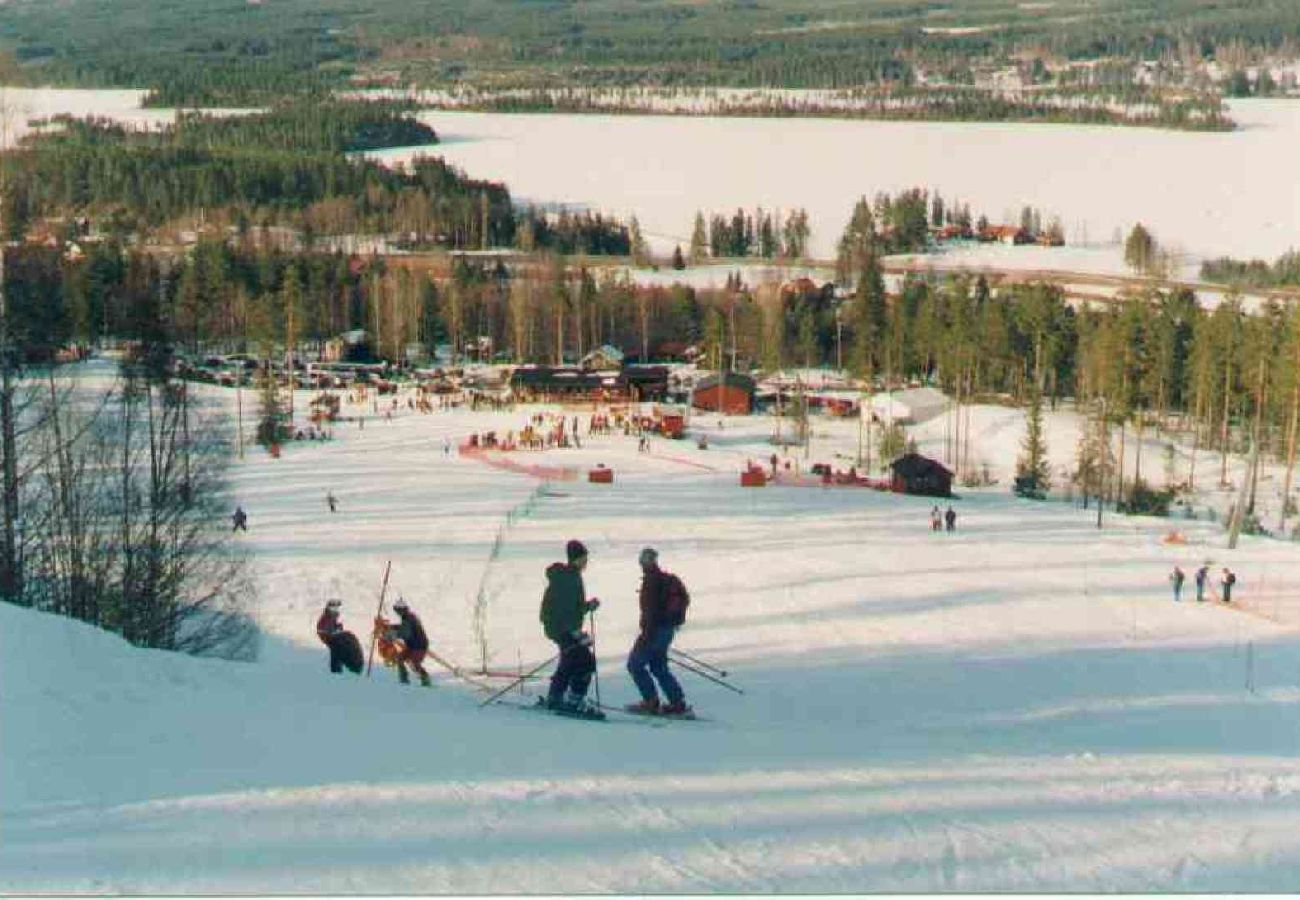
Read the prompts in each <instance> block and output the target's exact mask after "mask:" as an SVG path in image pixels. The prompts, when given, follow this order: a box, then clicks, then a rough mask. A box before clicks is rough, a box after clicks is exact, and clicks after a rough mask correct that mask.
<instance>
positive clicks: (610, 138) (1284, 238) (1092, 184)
mask: <svg viewBox="0 0 1300 900" xmlns="http://www.w3.org/2000/svg"><path fill="white" fill-rule="evenodd" d="M1230 114H1231V115H1232V117H1233V118H1234V119H1236V120H1237V121H1238V122H1239V123H1240V125H1241V127H1240V128H1239V129H1238V130H1237V131H1234V132H1231V133H1221V134H1220V133H1214V134H1199V133H1191V132H1176V131H1162V130H1156V129H1137V128H1109V127H1104V126H1080V125H1020V124H1003V123H998V124H980V123H942V122H866V121H849V120H834V119H734V118H695V117H661V116H596V115H591V116H583V115H540V114H539V115H510V114H497V113H461V112H430V113H426V114H424V115H423V116H422V118H423V119H424V120H425V121H427V122H428V123H429V124H430V125H432V126H433V127H434V128H435V129H436V130H437V132H438V134H439V136H440V137H441V138H442V139H443V140H444V142H445V143H443V144H442V145H440V146H439V147H436V148H428V149H427V150H424V151H420V150H419V148H411V149H405V150H394V151H386V152H384V153H381V154H378V155H379V156H380V157H381V158H386V159H390V160H398V159H404V158H409V157H410V156H411V155H413V154H414V153H416V152H433V153H435V154H437V155H440V156H444V157H445V158H446V159H447V160H448V161H450V162H452V163H454V164H455V165H457V166H460V167H461V168H463V169H465V170H466V171H467V172H468V173H469V174H470V175H472V176H475V177H480V178H493V179H500V180H503V181H505V182H506V183H507V184H508V185H509V186H510V189H511V191H512V193H513V194H514V195H515V196H516V197H517V198H518V199H520V200H523V201H531V202H535V203H538V204H541V205H545V206H555V205H558V204H568V205H569V206H570V207H571V208H575V209H576V208H586V207H589V208H594V209H599V210H603V211H607V212H611V213H614V214H617V215H620V216H630V215H632V214H634V213H635V214H636V215H637V216H638V217H639V219H640V222H641V225H642V227H643V229H644V230H645V232H646V234H647V237H648V238H649V239H650V240H651V242H652V246H654V247H656V248H657V249H659V250H661V251H671V250H672V247H673V244H675V243H680V244H682V245H683V246H685V245H686V244H687V243H689V241H690V229H691V222H692V220H693V218H694V216H695V212H696V211H697V210H702V211H704V212H705V213H706V215H707V214H708V213H709V212H719V213H727V214H730V213H731V212H733V211H734V210H735V209H736V207H738V206H742V207H744V208H746V209H750V210H752V209H753V208H754V207H755V206H762V207H764V208H765V209H768V210H774V209H783V210H790V209H794V208H798V207H804V208H806V209H807V210H808V212H809V217H810V220H811V225H812V242H811V250H812V253H813V255H814V256H817V257H820V258H827V257H831V256H834V253H835V243H836V241H838V240H839V236H840V234H841V232H842V231H843V229H844V225H845V223H846V222H847V221H848V217H849V214H850V212H851V211H852V206H853V202H854V201H855V200H856V199H857V197H858V196H859V195H862V194H866V195H867V196H872V195H873V194H875V193H876V192H878V191H889V192H894V191H897V190H901V189H903V188H908V187H914V186H918V185H919V186H923V187H930V188H936V189H938V190H939V191H940V192H941V193H942V194H943V195H944V197H946V198H948V199H949V200H953V199H960V200H962V201H965V202H967V203H969V204H970V205H971V209H972V211H973V212H975V213H976V214H978V213H979V212H983V213H985V214H987V215H988V216H989V218H990V219H993V220H997V219H1002V220H1004V221H1007V222H1014V221H1019V213H1020V209H1021V207H1022V206H1024V205H1031V206H1035V207H1037V208H1039V209H1041V210H1042V211H1043V215H1044V217H1051V216H1053V215H1058V216H1060V218H1061V221H1062V223H1063V225H1064V226H1065V230H1066V237H1067V239H1068V240H1069V241H1070V242H1071V243H1072V244H1099V243H1110V242H1111V241H1112V240H1113V238H1114V237H1115V235H1116V233H1117V232H1118V233H1120V234H1121V235H1122V234H1126V233H1127V231H1128V229H1129V228H1131V227H1132V226H1133V223H1134V222H1137V221H1142V222H1144V223H1145V224H1146V225H1147V227H1148V228H1150V229H1151V230H1152V231H1153V232H1154V234H1155V236H1156V238H1157V240H1159V241H1160V242H1161V243H1162V244H1163V245H1165V246H1166V247H1167V248H1169V249H1171V250H1173V251H1175V252H1177V253H1180V254H1184V255H1186V256H1187V257H1188V258H1187V259H1186V260H1185V262H1186V263H1187V264H1188V265H1192V266H1193V267H1194V265H1195V264H1196V263H1197V262H1198V261H1199V260H1200V258H1202V257H1204V256H1219V255H1232V256H1241V257H1262V258H1265V259H1270V260H1271V259H1273V258H1274V257H1276V256H1278V255H1280V254H1282V253H1284V252H1286V251H1287V250H1288V249H1290V248H1292V247H1297V246H1300V178H1297V177H1296V174H1295V171H1296V170H1295V166H1294V159H1293V157H1294V148H1295V146H1296V144H1297V143H1298V142H1300V140H1298V139H1300V106H1297V105H1296V104H1294V103H1289V102H1287V101H1233V102H1232V103H1231V104H1230ZM1107 260H1108V261H1105V262H1103V263H1102V265H1101V268H1100V271H1109V270H1114V269H1116V268H1118V267H1122V254H1121V251H1120V250H1119V248H1118V247H1116V248H1114V249H1113V252H1112V254H1111V255H1110V256H1109V257H1108V258H1107ZM1036 265H1037V264H1036ZM1044 267H1046V268H1067V266H1065V265H1050V264H1049V265H1046V266H1044Z"/></svg>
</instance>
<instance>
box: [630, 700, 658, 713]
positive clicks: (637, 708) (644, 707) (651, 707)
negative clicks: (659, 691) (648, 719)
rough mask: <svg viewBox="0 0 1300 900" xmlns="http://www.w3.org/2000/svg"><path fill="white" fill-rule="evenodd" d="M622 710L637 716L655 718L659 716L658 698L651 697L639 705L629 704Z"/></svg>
mask: <svg viewBox="0 0 1300 900" xmlns="http://www.w3.org/2000/svg"><path fill="white" fill-rule="evenodd" d="M623 709H625V710H627V711H628V712H630V713H632V714H633V715H637V716H657V715H659V698H658V697H651V698H650V699H649V700H642V701H641V702H640V703H629V704H628V705H627V706H625V707H623Z"/></svg>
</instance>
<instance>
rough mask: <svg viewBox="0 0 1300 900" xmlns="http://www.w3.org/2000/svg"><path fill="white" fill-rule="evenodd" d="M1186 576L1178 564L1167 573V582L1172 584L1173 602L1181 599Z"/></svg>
mask: <svg viewBox="0 0 1300 900" xmlns="http://www.w3.org/2000/svg"><path fill="white" fill-rule="evenodd" d="M1186 578H1187V576H1186V575H1185V574H1184V573H1183V570H1182V569H1181V568H1179V567H1178V566H1174V570H1173V571H1172V572H1170V573H1169V583H1170V584H1172V585H1173V586H1174V602H1175V603H1178V602H1179V601H1181V600H1182V599H1183V582H1184V581H1185V580H1186Z"/></svg>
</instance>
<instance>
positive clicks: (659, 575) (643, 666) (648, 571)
mask: <svg viewBox="0 0 1300 900" xmlns="http://www.w3.org/2000/svg"><path fill="white" fill-rule="evenodd" d="M638 562H640V564H641V633H640V634H639V635H638V636H637V639H636V643H634V644H633V645H632V652H631V653H630V654H628V657H627V671H628V673H629V674H630V675H631V676H632V680H633V681H634V682H636V687H637V690H638V691H640V692H641V702H640V703H633V704H631V705H629V706H628V707H627V708H628V711H629V712H637V713H661V714H663V715H676V716H681V715H687V714H689V713H690V711H691V708H690V707H689V706H687V705H686V696H685V694H684V693H683V692H682V686H681V684H680V683H678V681H677V679H676V678H675V677H674V676H673V673H672V672H671V671H669V669H668V648H669V647H670V646H672V643H673V636H674V635H675V634H676V633H677V629H678V628H680V627H681V625H682V623H683V622H685V621H686V607H687V606H688V605H689V604H690V595H689V594H687V592H686V586H685V585H683V584H682V580H681V579H680V578H678V577H677V576H676V575H673V574H671V573H669V572H665V571H663V570H662V569H660V568H659V553H658V551H656V550H655V549H654V548H652V547H646V548H645V549H644V550H642V551H641V555H640V557H639V558H638ZM656 681H657V682H659V687H661V688H662V689H663V692H664V696H665V697H667V699H668V703H667V704H666V705H664V706H662V707H661V706H660V705H659V695H658V693H657V692H656V690H655V682H656Z"/></svg>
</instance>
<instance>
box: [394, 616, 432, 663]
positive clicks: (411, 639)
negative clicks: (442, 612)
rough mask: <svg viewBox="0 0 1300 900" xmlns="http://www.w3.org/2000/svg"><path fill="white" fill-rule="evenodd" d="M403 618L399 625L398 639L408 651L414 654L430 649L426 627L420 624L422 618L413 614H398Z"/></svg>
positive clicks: (397, 629)
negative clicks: (425, 631)
mask: <svg viewBox="0 0 1300 900" xmlns="http://www.w3.org/2000/svg"><path fill="white" fill-rule="evenodd" d="M398 615H400V616H401V617H402V618H401V620H400V621H399V622H398V623H397V628H396V629H395V630H396V631H397V637H398V638H399V639H400V640H401V642H402V643H403V644H405V645H406V649H407V650H410V651H412V652H417V653H418V652H419V651H422V650H428V649H429V638H428V636H427V635H425V633H424V626H423V625H421V624H420V618H419V616H417V615H416V614H415V613H413V612H409V611H408V612H405V613H398Z"/></svg>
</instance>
